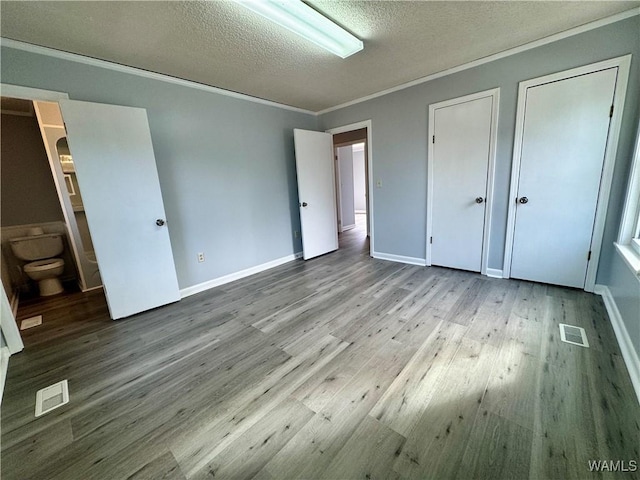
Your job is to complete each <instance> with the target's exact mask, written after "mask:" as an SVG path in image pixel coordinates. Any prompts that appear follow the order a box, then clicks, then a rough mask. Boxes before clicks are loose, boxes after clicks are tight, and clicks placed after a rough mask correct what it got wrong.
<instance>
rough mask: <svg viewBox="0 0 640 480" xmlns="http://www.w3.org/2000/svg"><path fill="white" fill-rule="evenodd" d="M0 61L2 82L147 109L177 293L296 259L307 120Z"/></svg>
mask: <svg viewBox="0 0 640 480" xmlns="http://www.w3.org/2000/svg"><path fill="white" fill-rule="evenodd" d="M1 55H2V65H1V68H2V70H1V80H2V82H3V83H9V84H15V85H23V86H28V87H34V88H41V89H46V90H56V91H60V92H67V93H68V94H69V97H70V98H71V99H74V100H84V101H90V102H97V103H109V104H115V105H126V106H134V107H141V108H145V109H147V114H148V117H149V125H150V128H151V136H152V140H153V147H154V150H155V155H156V162H157V166H158V174H159V177H160V184H161V188H162V195H163V199H164V203H165V209H166V214H167V221H168V226H169V231H170V235H171V244H172V248H173V255H174V258H175V263H176V270H177V274H178V282H179V285H180V288H186V287H189V286H193V285H197V284H199V283H202V282H206V281H208V280H212V279H215V278H218V277H220V276H222V275H226V274H229V273H233V272H237V271H240V270H243V269H245V268H249V267H252V266H256V265H260V264H262V263H265V262H268V261H271V260H275V259H278V258H281V257H284V256H287V255H291V254H293V253H295V252H298V251H301V250H302V244H301V241H300V239H295V238H294V237H293V231H294V230H300V217H299V211H298V195H297V186H296V173H295V161H294V150H293V128H306V129H311V130H315V129H316V127H317V119H316V117H315V116H313V115H308V114H304V113H298V112H293V111H289V110H284V109H281V108H277V107H272V106H268V105H262V104H257V103H255V102H250V101H246V100H241V99H236V98H232V97H228V96H225V95H219V94H216V93H212V92H207V91H203V90H199V89H194V88H190V87H185V86H180V85H175V84H171V83H167V82H163V81H160V80H153V79H149V78H143V77H139V76H136V75H131V74H127V73H121V72H115V71H112V70H108V69H104V68H101V67H94V66H88V65H84V64H80V63H76V62H71V61H66V60H61V59H57V58H52V57H48V56H43V55H39V54H33V53H28V52H24V51H20V50H16V49H11V48H2V50H1ZM114 208H117V205H115V206H114ZM197 252H204V253H205V257H206V261H205V262H204V263H198V262H197V258H196V254H197Z"/></svg>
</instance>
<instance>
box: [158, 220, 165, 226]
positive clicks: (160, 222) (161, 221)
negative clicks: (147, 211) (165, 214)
mask: <svg viewBox="0 0 640 480" xmlns="http://www.w3.org/2000/svg"><path fill="white" fill-rule="evenodd" d="M164 223H165V222H164V220H163V219H161V218H159V219H157V220H156V225H158V226H159V227H161V226H163V225H164Z"/></svg>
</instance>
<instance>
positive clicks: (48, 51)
mask: <svg viewBox="0 0 640 480" xmlns="http://www.w3.org/2000/svg"><path fill="white" fill-rule="evenodd" d="M0 45H1V46H3V47H7V48H13V49H15V50H22V51H25V52H29V53H36V54H38V55H46V56H48V57H54V58H59V59H61V60H67V61H70V62H76V63H82V64H85V65H90V66H92V67H100V68H105V69H108V70H113V71H116V72H120V73H127V74H129V75H137V76H139V77H145V78H150V79H152V80H159V81H161V82H167V83H173V84H174V85H180V86H183V87H189V88H195V89H198V90H203V91H205V92H209V93H217V94H218V95H224V96H227V97H232V98H237V99H239V100H246V101H248V102H253V103H259V104H262V105H267V106H270V107H276V108H281V109H283V110H290V111H292V112H298V113H305V114H307V115H314V116H315V115H317V114H316V113H315V112H312V111H311V110H305V109H303V108H298V107H292V106H290V105H285V104H283V103H278V102H273V101H271V100H265V99H263V98H258V97H252V96H251V95H246V94H244V93H238V92H232V91H231V90H225V89H223V88H218V87H212V86H210V85H205V84H203V83H198V82H194V81H191V80H184V79H182V78H178V77H172V76H171V75H165V74H163V73H156V72H151V71H148V70H143V69H141V68H136V67H130V66H128V65H122V64H119V63H114V62H109V61H107V60H100V59H97V58H93V57H87V56H85V55H79V54H77V53H70V52H64V51H62V50H56V49H54V48H49V47H42V46H40V45H34V44H31V43H26V42H21V41H19V40H12V39H10V38H5V37H0Z"/></svg>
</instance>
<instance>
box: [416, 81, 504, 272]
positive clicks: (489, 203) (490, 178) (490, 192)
mask: <svg viewBox="0 0 640 480" xmlns="http://www.w3.org/2000/svg"><path fill="white" fill-rule="evenodd" d="M487 97H490V98H491V102H492V103H491V133H490V138H489V158H488V163H487V200H486V202H485V215H484V231H483V234H482V259H481V267H480V273H482V275H486V274H487V264H488V262H489V245H490V240H491V217H492V210H493V196H494V177H495V168H496V150H497V145H498V113H499V110H500V88H499V87H498V88H492V89H490V90H484V91H482V92H477V93H472V94H471V95H465V96H463V97H456V98H452V99H450V100H445V101H443V102H438V103H432V104H431V105H429V128H428V135H427V144H428V146H427V235H426V237H425V243H426V264H427V265H431V243H430V242H429V238H430V237H431V236H432V233H433V155H434V151H433V150H434V148H433V146H434V143H433V141H432V140H431V139H432V138H433V135H434V134H435V114H436V110H437V109H440V108H446V107H451V106H453V105H459V104H461V103H467V102H472V101H474V100H479V99H481V98H487Z"/></svg>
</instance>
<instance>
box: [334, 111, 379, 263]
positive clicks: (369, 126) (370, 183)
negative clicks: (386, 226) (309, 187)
mask: <svg viewBox="0 0 640 480" xmlns="http://www.w3.org/2000/svg"><path fill="white" fill-rule="evenodd" d="M361 128H366V129H367V173H368V178H367V184H368V188H369V197H368V198H367V209H368V210H367V217H368V219H369V230H370V232H369V255H370V256H372V257H373V256H374V255H373V253H374V252H375V248H374V242H375V233H374V231H375V229H374V216H373V143H372V138H373V129H372V122H371V120H362V121H360V122H356V123H350V124H349V125H343V126H341V127H334V128H329V129H327V130H325V132H326V133H330V134H331V135H336V134H338V133H344V132H351V131H352V130H360V129H361ZM334 164H335V163H334Z"/></svg>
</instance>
